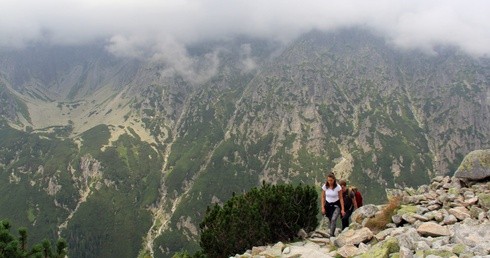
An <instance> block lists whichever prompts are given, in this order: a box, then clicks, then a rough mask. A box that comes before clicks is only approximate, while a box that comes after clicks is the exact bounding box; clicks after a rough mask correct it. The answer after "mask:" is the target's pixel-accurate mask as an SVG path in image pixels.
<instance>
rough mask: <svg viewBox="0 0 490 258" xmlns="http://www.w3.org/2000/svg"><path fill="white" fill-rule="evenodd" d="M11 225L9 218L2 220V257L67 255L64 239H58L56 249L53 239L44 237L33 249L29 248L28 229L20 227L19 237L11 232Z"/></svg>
mask: <svg viewBox="0 0 490 258" xmlns="http://www.w3.org/2000/svg"><path fill="white" fill-rule="evenodd" d="M10 229H11V225H10V222H9V221H7V220H0V258H27V257H45V258H64V257H66V256H67V254H68V253H67V248H68V247H67V243H66V241H65V240H64V239H62V238H60V239H58V241H57V243H56V250H53V247H52V245H51V241H49V240H48V239H44V240H43V241H42V242H41V243H38V244H35V245H34V246H33V247H32V249H31V250H28V249H27V229H26V228H24V227H22V228H19V229H18V232H19V237H16V236H14V235H13V234H12V233H10Z"/></svg>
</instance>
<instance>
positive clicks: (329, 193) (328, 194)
mask: <svg viewBox="0 0 490 258" xmlns="http://www.w3.org/2000/svg"><path fill="white" fill-rule="evenodd" d="M322 189H323V191H325V200H327V202H330V203H332V202H336V201H338V200H339V192H340V191H342V188H340V185H339V184H337V187H335V188H334V189H330V188H327V185H326V184H324V185H323V186H322Z"/></svg>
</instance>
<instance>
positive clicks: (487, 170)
mask: <svg viewBox="0 0 490 258" xmlns="http://www.w3.org/2000/svg"><path fill="white" fill-rule="evenodd" d="M454 177H456V178H459V179H461V180H462V181H464V182H471V181H480V180H484V179H489V178H490V149H487V150H475V151H472V152H470V153H468V155H466V157H464V159H463V161H462V162H461V164H460V165H459V168H458V170H456V172H455V173H454Z"/></svg>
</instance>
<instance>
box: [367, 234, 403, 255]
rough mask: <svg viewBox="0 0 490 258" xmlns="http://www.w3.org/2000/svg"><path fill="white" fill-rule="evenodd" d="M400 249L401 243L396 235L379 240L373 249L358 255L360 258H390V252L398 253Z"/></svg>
mask: <svg viewBox="0 0 490 258" xmlns="http://www.w3.org/2000/svg"><path fill="white" fill-rule="evenodd" d="M399 251H400V245H399V244H398V239H396V238H394V237H390V238H388V239H386V240H385V241H382V242H379V243H377V244H375V245H374V246H373V247H371V249H369V250H368V251H367V252H365V253H363V254H362V255H360V256H358V257H360V258H371V257H380V258H388V257H390V254H392V253H397V252H399Z"/></svg>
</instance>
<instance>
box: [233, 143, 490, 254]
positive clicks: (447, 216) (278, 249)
mask: <svg viewBox="0 0 490 258" xmlns="http://www.w3.org/2000/svg"><path fill="white" fill-rule="evenodd" d="M475 156H478V158H476V159H475V158H474V157H475ZM489 158H490V150H482V151H475V152H474V153H470V154H469V155H468V156H467V157H466V158H465V161H464V162H463V163H462V164H461V166H460V169H463V170H465V171H466V172H465V176H464V177H459V176H458V175H461V172H460V171H459V170H458V172H456V173H455V176H453V177H449V176H446V177H442V176H438V177H435V178H434V179H433V180H432V182H431V184H429V185H421V186H420V187H418V188H417V189H413V188H406V189H403V190H393V191H389V195H390V197H396V198H399V199H400V200H401V206H399V207H398V208H397V209H396V210H395V213H394V214H393V215H392V216H391V217H389V218H388V221H386V222H389V223H388V224H386V225H385V226H384V227H382V228H380V227H375V228H373V227H371V228H369V225H373V224H372V223H370V222H369V221H370V220H373V218H376V217H380V216H382V215H381V214H382V213H383V209H385V207H384V206H376V205H373V204H368V205H365V206H363V207H361V208H359V209H357V210H356V211H355V212H354V213H353V215H352V222H353V223H351V225H350V226H349V228H346V229H345V230H344V231H343V232H339V234H338V235H336V236H335V237H330V238H329V236H328V233H326V232H327V231H326V230H322V229H319V230H317V231H315V232H312V233H310V234H309V235H306V233H305V232H302V233H301V232H300V234H299V236H304V237H307V239H305V240H304V241H301V242H295V243H290V244H284V243H277V244H275V245H272V246H262V247H254V248H252V249H251V250H249V251H247V252H246V253H244V254H241V255H236V256H235V257H312V258H313V257H339V256H341V257H429V256H430V257H488V256H489V255H490V233H489V232H490V160H489ZM472 165H476V166H477V168H474V169H468V167H470V166H472ZM482 175H485V176H484V177H483V178H481V176H482ZM337 230H339V229H337Z"/></svg>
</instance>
